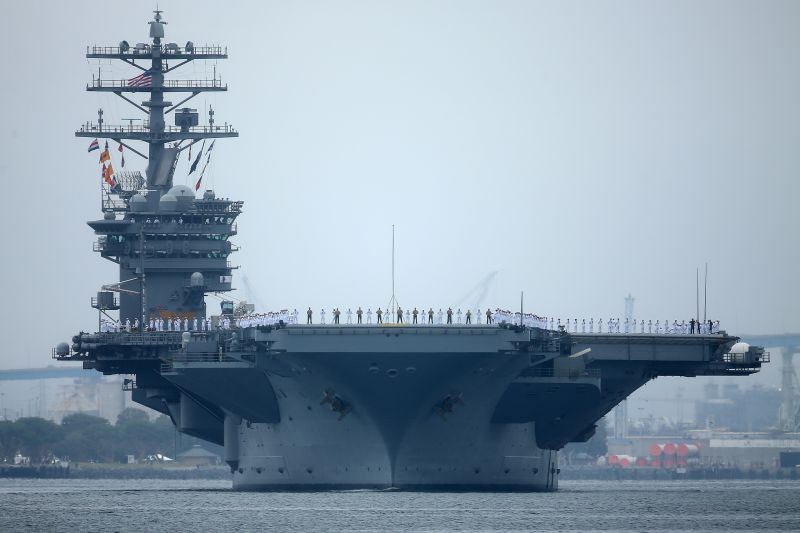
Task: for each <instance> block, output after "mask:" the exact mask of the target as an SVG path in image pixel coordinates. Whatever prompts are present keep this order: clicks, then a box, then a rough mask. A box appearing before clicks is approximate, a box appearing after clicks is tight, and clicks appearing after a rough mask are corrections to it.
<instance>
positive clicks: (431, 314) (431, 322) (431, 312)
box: [428, 307, 433, 324]
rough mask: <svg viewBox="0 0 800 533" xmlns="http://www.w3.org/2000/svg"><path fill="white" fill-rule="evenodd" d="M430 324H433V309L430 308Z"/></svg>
mask: <svg viewBox="0 0 800 533" xmlns="http://www.w3.org/2000/svg"><path fill="white" fill-rule="evenodd" d="M428 324H433V307H429V308H428Z"/></svg>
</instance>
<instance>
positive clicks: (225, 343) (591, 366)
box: [53, 11, 768, 491]
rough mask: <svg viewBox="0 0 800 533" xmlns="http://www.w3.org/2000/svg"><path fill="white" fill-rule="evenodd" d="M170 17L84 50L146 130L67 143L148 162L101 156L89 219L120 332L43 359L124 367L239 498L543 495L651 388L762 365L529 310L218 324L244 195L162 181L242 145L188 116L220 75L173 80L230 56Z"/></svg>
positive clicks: (736, 350) (745, 349)
mask: <svg viewBox="0 0 800 533" xmlns="http://www.w3.org/2000/svg"><path fill="white" fill-rule="evenodd" d="M165 24H166V22H165V21H164V20H163V19H162V15H161V12H158V11H157V12H155V16H154V18H153V20H151V21H150V22H149V25H150V40H148V42H146V43H137V44H130V43H128V42H126V41H122V42H121V43H119V45H118V46H92V47H89V48H87V53H86V57H87V58H89V59H100V60H108V61H111V60H118V61H122V62H125V63H127V64H129V65H130V68H131V71H132V72H133V77H131V78H126V79H122V80H109V79H101V78H100V76H98V77H97V78H95V79H93V80H92V82H91V83H90V84H89V85H88V86H87V90H89V91H91V92H106V93H109V92H110V93H114V94H116V95H117V96H119V97H120V98H122V99H123V100H125V101H126V102H127V103H128V104H130V105H131V106H132V107H134V108H136V109H137V110H138V111H141V112H142V113H143V114H144V121H143V122H141V123H134V122H133V121H129V123H128V124H118V125H111V124H108V123H106V122H105V120H104V118H103V114H102V111H100V112H99V114H98V121H97V122H96V123H88V122H87V123H86V124H84V125H83V126H82V127H81V128H80V130H79V131H77V132H76V135H77V136H78V137H82V138H87V139H95V140H96V139H107V140H112V141H113V142H114V144H112V149H119V150H124V152H123V154H127V155H128V157H129V159H133V158H135V157H137V156H140V157H141V158H142V160H143V161H146V172H145V175H144V176H142V175H141V173H138V172H132V171H125V172H122V171H114V170H110V169H109V167H107V166H105V165H106V162H105V161H103V159H104V157H103V156H102V154H105V156H108V149H106V150H103V152H102V153H101V163H103V164H104V167H103V176H104V182H103V183H102V184H101V188H102V189H103V195H102V198H103V201H102V213H103V215H102V218H100V219H98V220H94V221H91V222H89V223H88V224H89V226H90V227H91V228H92V229H93V230H94V232H95V233H96V234H97V235H98V239H97V242H96V243H95V247H94V250H95V251H96V252H99V254H100V255H101V257H103V258H105V259H108V260H111V261H113V262H115V263H117V264H118V265H119V280H118V281H115V282H114V283H108V284H105V285H103V286H102V287H101V290H100V291H99V292H98V293H97V296H96V297H95V298H92V306H93V307H95V308H96V309H97V310H98V316H99V318H100V319H103V317H107V319H108V320H112V319H113V320H114V321H117V323H118V324H122V325H123V327H122V328H121V329H120V328H113V329H112V330H111V331H109V328H108V327H101V324H102V323H103V322H102V320H101V321H99V322H98V328H97V329H98V331H94V332H92V331H91V330H90V331H89V332H80V333H78V334H77V335H75V336H74V337H73V338H72V343H61V344H59V345H58V346H57V347H56V348H55V349H54V351H53V356H54V357H55V358H56V359H58V360H61V361H81V362H82V363H83V367H84V368H85V369H87V370H88V369H93V370H96V371H100V372H102V373H104V374H123V375H126V376H127V379H126V380H125V387H126V388H127V389H129V390H131V391H132V398H133V400H135V401H136V402H138V403H140V404H142V405H144V406H147V407H149V408H152V409H154V410H156V411H159V412H161V413H164V414H166V415H168V416H169V417H170V418H171V419H172V421H173V423H174V424H175V426H176V427H177V428H178V430H180V431H181V432H183V433H186V434H189V435H193V436H196V437H199V438H202V439H205V440H207V441H210V442H214V443H217V444H220V445H224V448H225V461H226V462H227V463H228V464H229V465H230V468H231V472H232V477H233V486H234V488H236V489H239V490H319V489H351V488H399V489H408V490H486V491H501V490H512V491H528V490H555V489H556V488H557V486H558V473H559V469H558V464H557V458H556V457H557V453H556V452H557V450H559V449H560V448H561V447H563V446H564V445H565V444H567V443H568V442H576V441H585V440H586V439H588V438H589V437H591V436H592V434H593V433H594V431H595V424H596V423H597V421H598V420H599V419H600V418H601V417H602V416H603V415H604V414H606V413H607V412H609V410H611V409H612V408H613V407H614V406H615V405H616V404H617V403H619V402H620V401H621V400H623V399H624V398H625V397H627V396H628V395H629V394H631V393H632V392H633V391H635V390H636V389H637V388H639V387H640V386H642V385H643V384H645V383H646V382H647V381H648V380H650V379H653V378H655V377H657V376H698V375H726V376H729V375H746V374H751V373H754V372H757V371H758V370H759V368H760V366H761V364H762V363H763V362H766V360H767V358H768V354H766V353H765V352H764V350H763V349H762V348H758V347H754V346H746V345H742V344H741V343H740V344H737V341H738V339H737V338H736V337H734V336H730V335H727V334H725V333H724V332H719V333H715V334H703V335H661V334H649V333H630V334H599V333H591V334H590V333H580V334H579V333H575V332H571V333H570V332H567V331H565V330H564V329H563V328H561V329H555V330H554V329H552V328H544V327H531V326H529V325H526V324H524V323H522V313H520V315H519V317H520V319H519V321H517V320H516V319H514V318H511V319H509V320H506V321H500V323H499V324H497V323H494V324H480V325H475V324H473V325H466V324H425V325H421V324H420V325H408V324H390V323H385V324H381V325H377V324H376V325H373V324H358V325H352V324H347V325H340V324H332V325H324V324H310V325H309V324H297V323H293V321H287V320H281V321H277V322H275V323H272V324H269V325H266V324H262V325H245V326H242V327H240V326H238V325H236V321H235V317H233V315H232V313H233V310H232V306H231V305H227V304H226V305H224V306H223V308H222V312H221V313H220V314H218V315H217V314H215V313H213V312H212V310H210V309H208V308H207V305H206V296H207V295H210V294H220V293H225V292H226V291H230V290H231V289H232V287H231V283H232V276H233V269H234V267H233V266H232V265H231V263H230V254H231V253H232V252H234V251H235V249H236V248H235V246H234V245H233V244H232V243H231V241H230V239H231V237H233V236H235V235H236V233H237V229H238V228H237V225H236V219H237V217H238V215H239V214H240V212H241V209H242V202H240V201H234V200H229V199H222V198H219V197H217V196H216V195H215V194H214V192H212V191H210V190H206V191H204V192H203V193H202V195H200V196H196V193H195V189H198V188H199V186H200V184H199V183H198V184H197V186H196V187H195V188H192V187H189V186H186V185H174V184H173V177H174V174H175V169H176V162H177V160H178V158H179V157H180V156H181V154H183V153H185V150H189V149H191V148H190V147H191V146H193V147H194V150H195V153H199V154H201V155H198V156H196V158H193V159H195V160H194V163H195V165H197V164H198V162H199V164H200V165H201V166H204V165H205V164H207V162H208V160H207V155H208V149H209V148H210V147H212V146H213V145H211V144H210V145H209V146H204V144H201V145H198V143H199V142H203V143H206V142H208V141H209V140H213V139H220V138H229V137H236V136H238V133H237V132H236V131H235V130H234V129H233V128H232V127H231V126H230V125H228V124H227V123H225V125H223V126H221V125H219V124H217V123H216V122H215V121H214V114H213V110H210V112H209V113H208V116H209V120H208V123H207V124H205V125H200V124H199V113H198V112H197V111H196V110H195V109H192V108H189V107H185V104H186V103H187V102H189V101H190V100H191V99H192V98H193V97H194V96H196V95H198V94H200V93H204V92H209V91H216V92H222V91H226V90H227V86H226V85H224V84H223V83H222V82H221V80H220V79H218V78H217V76H216V74H215V75H214V76H213V77H212V79H203V80H185V79H180V80H177V79H167V78H168V77H169V75H170V74H171V73H172V71H173V70H175V69H179V68H180V67H182V66H183V65H186V64H189V63H191V62H197V61H220V60H224V59H226V58H227V49H225V48H222V47H217V46H196V45H194V44H193V43H191V42H187V43H186V44H185V45H178V44H177V43H168V42H165V41H164V39H165ZM173 93H174V94H173ZM173 96H175V97H176V98H175V99H176V100H179V101H178V102H177V103H174V104H173V102H172V101H171V99H172V97H173ZM139 97H141V98H144V100H142V99H141V98H139ZM167 98H170V100H167ZM182 106H183V107H182ZM169 115H172V117H174V124H170V125H167V121H166V119H167V118H169ZM106 143H107V141H106ZM137 143H138V144H137ZM142 143H143V144H142ZM106 146H108V145H107V144H106ZM142 146H146V150H145V149H144V148H142ZM99 147H100V146H99V143H97V142H94V141H93V142H92V144H90V150H92V149H94V148H99ZM204 148H206V151H205V152H203V149H204ZM115 155H116V154H115ZM201 156H202V158H203V160H200V157H201ZM106 158H107V157H106ZM107 163H108V164H111V161H107ZM195 176H197V177H200V176H202V171H200V172H198V174H193V176H192V181H194V179H196V178H195ZM252 201H254V202H258V199H257V198H254V199H252ZM212 314H215V316H213V317H212V316H211V315H212ZM209 318H210V319H211V320H207V319H209ZM231 320H232V321H231ZM178 322H180V325H181V327H179V328H171V327H161V324H162V323H164V324H166V325H167V326H170V325H174V324H178ZM229 323H230V324H232V326H230V327H226V326H227V325H228V324H229ZM126 325H127V327H126ZM151 326H153V327H151ZM173 329H177V330H173ZM182 330H183V331H182ZM185 330H188V331H185Z"/></svg>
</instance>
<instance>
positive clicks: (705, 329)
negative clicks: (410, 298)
mask: <svg viewBox="0 0 800 533" xmlns="http://www.w3.org/2000/svg"><path fill="white" fill-rule="evenodd" d="M295 313H296V311H295ZM332 314H333V317H332V321H331V323H332V324H340V323H341V322H340V319H341V314H342V313H341V311H340V310H339V309H338V308H334V309H333V312H332ZM354 314H355V317H356V323H358V324H362V323H363V318H364V317H365V316H366V323H367V324H372V315H373V313H372V309H367V311H366V313H365V312H364V311H362V309H361V308H360V307H359V308H358V309H357V310H356V312H355V313H353V312H352V311H351V310H350V309H348V310H347V311H346V313H345V316H346V319H347V324H352V323H353V316H354ZM325 315H326V314H325V309H322V310H321V311H320V321H321V323H322V324H325V323H326V318H325ZM375 315H376V318H377V321H376V323H377V324H383V323H384V320H385V321H390V320H391V319H392V317H394V318H396V322H395V323H397V324H404V323H405V320H409V319H410V321H411V324H420V323H423V324H424V323H428V324H434V323H435V324H445V323H446V324H453V323H454V322H453V318H454V317H455V323H456V324H461V323H462V317H463V318H464V323H465V324H472V323H473V319H472V317H473V316H474V317H475V322H474V323H475V324H480V323H481V318H482V314H481V311H480V310H479V309H476V310H475V312H474V314H473V312H472V311H471V310H469V309H468V310H467V312H466V313H462V312H461V309H458V310H457V311H455V312H453V310H452V308H448V309H447V311H442V309H439V311H438V312H437V313H434V311H433V309H432V308H429V309H428V311H427V312H426V311H425V310H424V309H423V311H421V312H420V311H418V310H417V308H416V307H415V308H414V309H413V310H412V311H410V312H408V311H406V312H404V311H403V309H402V308H401V307H398V308H397V309H396V310H395V313H394V315H393V314H392V312H391V310H390V309H388V308H387V309H386V310H385V311H384V310H382V309H381V308H380V307H379V308H378V309H377V311H376V312H375ZM409 315H411V316H410V317H409ZM485 315H486V318H485V322H484V323H485V324H494V323H502V322H505V323H507V324H519V323H520V313H519V312H516V313H515V312H513V311H508V310H505V309H495V310H494V312H492V310H490V309H487V310H486V313H485ZM434 317H435V321H434ZM404 318H405V320H404ZM426 318H427V320H426ZM445 319H446V321H445ZM291 323H297V320H296V315H294V321H293V322H291ZM312 323H313V311H312V310H311V308H310V307H309V308H308V310H307V311H306V324H312ZM522 324H523V325H525V326H527V327H536V328H541V329H551V330H561V331H566V332H568V333H570V332H571V333H578V330H580V332H581V333H594V332H595V324H596V325H597V328H596V329H597V333H603V329H604V328H605V332H606V333H664V334H695V333H697V334H709V333H718V332H719V331H720V325H719V320H717V321H712V320H708V321H700V320H695V319H694V318H692V319H690V320H689V322H686V321H685V320H682V321H681V322H680V323H679V322H678V321H677V320H673V321H672V324H671V325H670V323H669V321H668V320H664V323H663V325H662V323H661V321H660V320H656V321H655V322H653V321H652V320H648V321H647V322H645V321H644V320H640V321H637V320H636V319H628V318H626V319H625V322H624V323H621V322H620V319H619V318H616V319H614V318H609V319H608V321H604V320H603V319H602V318H600V319H597V322H596V323H595V319H594V318H590V319H589V320H588V321H587V320H586V319H582V320H581V321H580V324H579V323H578V319H577V318H575V319H572V320H570V319H566V321H564V322H562V320H561V319H560V318H559V319H555V318H549V319H548V318H547V317H541V316H539V315H535V314H533V313H524V314H522Z"/></svg>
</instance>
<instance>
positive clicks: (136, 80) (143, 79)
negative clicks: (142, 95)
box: [128, 70, 153, 87]
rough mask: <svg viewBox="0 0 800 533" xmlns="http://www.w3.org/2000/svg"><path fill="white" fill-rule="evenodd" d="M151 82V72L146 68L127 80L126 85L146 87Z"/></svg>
mask: <svg viewBox="0 0 800 533" xmlns="http://www.w3.org/2000/svg"><path fill="white" fill-rule="evenodd" d="M152 84H153V73H152V72H150V71H149V70H146V71H144V72H142V73H141V74H139V75H138V76H134V77H133V78H131V79H129V80H128V87H147V86H150V85H152Z"/></svg>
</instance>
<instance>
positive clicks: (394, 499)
mask: <svg viewBox="0 0 800 533" xmlns="http://www.w3.org/2000/svg"><path fill="white" fill-rule="evenodd" d="M229 487H230V484H229V482H227V481H153V480H134V481H131V480H11V479H0V531H2V532H6V531H8V532H16V531H27V530H32V531H54V530H57V531H192V532H194V531H219V530H228V531H242V530H243V531H250V530H274V531H303V532H305V531H522V530H537V531H581V532H585V531H597V530H603V531H800V482H798V481H794V482H791V481H702V482H700V481H698V482H666V481H665V482H651V481H629V482H610V481H570V482H563V483H562V489H561V490H560V491H559V492H557V493H547V494H479V493H472V494H431V493H428V494H424V493H410V492H374V491H354V492H327V493H238V492H232V491H231V490H230V489H229Z"/></svg>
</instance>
